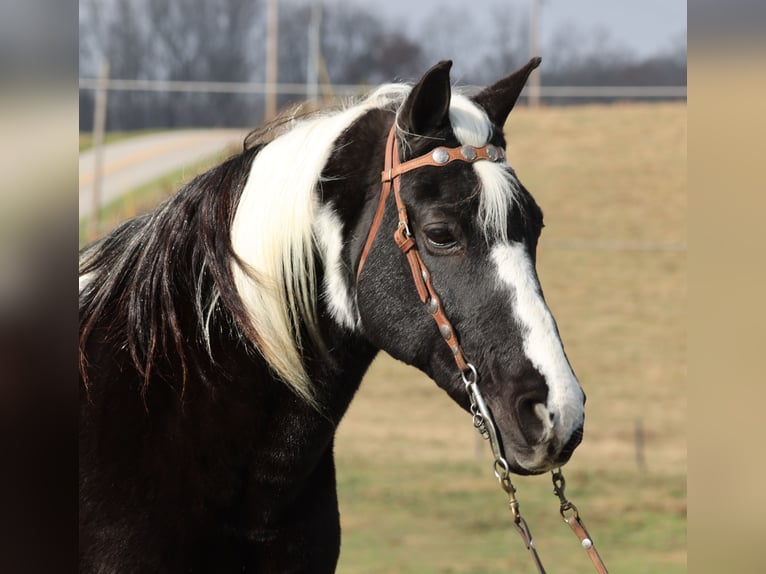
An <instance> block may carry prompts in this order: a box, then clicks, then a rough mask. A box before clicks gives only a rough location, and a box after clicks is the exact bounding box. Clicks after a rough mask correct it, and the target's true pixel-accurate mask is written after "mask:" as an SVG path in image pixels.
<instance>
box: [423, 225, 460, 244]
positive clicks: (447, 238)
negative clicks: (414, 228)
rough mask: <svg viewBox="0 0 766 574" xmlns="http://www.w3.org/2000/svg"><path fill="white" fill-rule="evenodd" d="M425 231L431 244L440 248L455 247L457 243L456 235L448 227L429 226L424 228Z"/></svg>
mask: <svg viewBox="0 0 766 574" xmlns="http://www.w3.org/2000/svg"><path fill="white" fill-rule="evenodd" d="M423 233H425V236H426V239H427V240H428V242H429V243H430V244H431V245H433V246H434V247H438V248H440V249H447V248H449V247H453V246H454V245H455V244H456V243H457V239H455V236H454V235H452V232H451V231H450V230H449V229H448V228H446V227H429V228H428V229H424V230H423Z"/></svg>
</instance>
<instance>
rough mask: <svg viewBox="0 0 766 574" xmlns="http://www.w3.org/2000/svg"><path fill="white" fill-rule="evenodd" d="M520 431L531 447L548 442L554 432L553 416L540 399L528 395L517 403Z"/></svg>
mask: <svg viewBox="0 0 766 574" xmlns="http://www.w3.org/2000/svg"><path fill="white" fill-rule="evenodd" d="M516 416H517V417H518V421H519V430H520V431H521V434H522V435H523V436H524V440H526V442H527V444H529V445H536V444H540V443H541V442H544V441H546V440H548V438H549V437H550V435H551V433H552V432H553V415H552V413H550V412H549V411H548V409H547V408H546V406H545V403H543V402H541V401H540V400H539V397H537V396H534V395H527V396H525V397H521V398H520V399H519V400H518V401H517V402H516Z"/></svg>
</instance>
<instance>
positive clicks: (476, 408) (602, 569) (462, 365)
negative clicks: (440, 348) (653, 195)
mask: <svg viewBox="0 0 766 574" xmlns="http://www.w3.org/2000/svg"><path fill="white" fill-rule="evenodd" d="M396 131H397V127H396V121H394V123H393V125H392V126H391V130H390V131H389V133H388V140H387V141H386V154H385V164H384V168H383V171H382V172H381V181H382V187H381V192H380V197H379V199H378V206H377V209H376V211H375V215H374V217H373V220H372V224H371V225H370V230H369V232H368V234H367V240H366V241H365V244H364V248H363V249H362V255H361V257H360V259H359V265H358V266H357V271H356V280H357V283H358V282H359V278H360V277H361V274H362V269H363V268H364V264H365V262H366V261H367V257H368V255H369V253H370V250H371V249H372V244H373V243H374V241H375V237H376V236H377V234H378V231H379V229H380V225H381V223H382V221H383V214H384V213H385V208H386V203H387V200H388V197H389V196H390V195H391V191H392V190H393V192H394V193H393V195H394V201H395V203H396V209H397V213H398V215H399V223H398V225H397V227H396V231H395V232H394V241H396V244H397V245H398V246H399V249H401V250H402V253H404V255H405V256H406V257H407V262H408V263H409V266H410V270H411V272H412V280H413V282H414V284H415V289H416V290H417V292H418V297H419V298H420V302H421V303H423V304H424V306H425V308H426V310H427V311H428V312H429V313H430V315H431V317H432V318H433V319H434V321H435V322H436V325H437V327H438V328H439V333H440V334H441V336H442V338H443V339H444V342H445V343H446V344H447V346H448V347H449V350H450V353H451V354H452V357H453V359H454V360H455V364H456V365H457V368H458V370H459V372H460V376H461V378H462V380H463V383H464V385H465V388H466V391H467V393H468V397H469V399H470V402H471V408H470V410H471V414H472V415H473V425H474V427H475V428H476V429H477V430H478V431H479V433H480V434H481V435H482V437H483V438H485V439H487V440H489V443H490V448H491V449H492V454H493V456H494V457H495V461H494V466H493V471H494V474H495V477H496V478H497V479H498V481H499V483H500V486H501V487H502V489H503V490H504V491H505V492H506V493H507V494H508V498H509V500H508V505H509V508H510V510H511V513H512V514H513V520H514V524H513V525H514V527H515V529H516V530H517V531H518V532H519V534H520V535H521V538H522V540H523V541H524V544H525V546H526V547H527V550H529V551H530V553H531V556H532V559H533V562H534V564H535V566H536V567H537V570H538V572H539V573H540V574H545V568H544V567H543V565H542V562H541V561H540V557H539V555H538V553H537V549H536V547H535V544H534V542H533V540H532V533H531V531H530V530H529V526H528V525H527V523H526V521H525V520H524V518H523V517H522V516H521V513H520V511H519V502H518V500H517V499H516V488H515V487H514V486H513V484H512V483H511V477H510V466H509V464H508V462H507V460H506V459H505V458H504V456H503V452H502V448H501V446H500V441H499V438H498V435H497V430H496V428H495V424H494V419H493V418H492V414H491V413H490V411H489V409H488V408H487V405H486V403H485V401H484V398H483V397H482V394H481V392H480V391H479V387H478V378H479V376H478V371H477V370H476V368H475V367H474V366H473V365H472V364H471V363H470V361H469V360H468V358H467V357H466V355H465V352H464V351H463V348H462V347H461V345H460V342H459V340H458V336H457V332H456V331H455V328H454V327H453V326H452V323H451V322H450V320H449V319H448V318H447V315H446V313H445V312H444V307H443V305H442V302H441V299H440V298H439V295H438V294H437V293H436V290H435V289H434V286H433V283H432V282H431V273H430V272H429V270H428V267H427V266H426V264H425V262H424V261H423V258H422V257H421V256H420V252H419V251H418V247H417V244H416V242H415V237H414V236H413V234H412V232H411V230H410V227H409V218H408V216H407V206H406V205H405V204H404V202H403V201H402V198H401V193H400V185H401V184H400V179H401V178H400V176H401V175H402V174H405V173H408V172H410V171H413V170H416V169H419V168H422V167H443V166H445V165H448V164H450V163H452V162H454V161H462V162H466V163H474V162H476V161H492V162H499V161H503V160H504V159H505V151H504V150H503V149H502V148H500V147H497V146H494V145H492V144H486V145H484V146H481V147H475V146H470V145H464V146H460V147H455V148H448V147H443V146H440V147H437V148H436V149H434V150H432V151H430V152H428V153H426V154H423V155H421V156H418V157H415V158H413V159H410V160H408V161H405V162H400V160H399V145H398V142H397V137H396ZM552 480H553V486H554V490H553V492H554V494H555V495H556V496H558V498H559V501H560V503H561V507H560V509H559V512H560V513H561V516H562V518H563V519H564V522H566V523H567V524H568V525H569V526H570V528H571V529H572V531H573V532H574V533H575V534H576V535H577V538H578V539H579V540H580V543H581V545H582V547H583V548H584V549H585V550H586V552H587V553H588V556H589V557H590V559H591V561H592V562H593V565H594V567H595V569H596V571H597V572H598V573H599V574H608V572H607V569H606V566H605V565H604V562H603V561H602V559H601V557H600V556H599V554H598V552H597V551H596V547H595V546H594V545H593V541H592V538H591V537H590V534H589V533H588V531H587V530H586V529H585V525H584V524H583V523H582V520H581V519H580V514H579V512H578V510H577V507H576V506H575V505H574V504H573V503H571V502H570V501H569V500H567V498H566V496H565V495H564V486H565V481H564V476H563V474H562V473H561V469H560V468H559V469H558V470H556V471H553V472H552Z"/></svg>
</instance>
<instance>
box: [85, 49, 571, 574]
mask: <svg viewBox="0 0 766 574" xmlns="http://www.w3.org/2000/svg"><path fill="white" fill-rule="evenodd" d="M539 63H540V60H539V58H535V59H533V60H531V61H530V62H529V63H528V64H527V65H525V66H524V67H523V68H521V69H519V70H517V71H516V72H514V73H512V74H510V75H508V76H507V77H504V78H502V79H500V80H499V81H497V82H496V83H494V84H492V85H490V86H487V87H485V88H483V89H475V90H473V91H471V92H470V93H469V91H468V90H461V89H458V88H457V87H454V86H452V81H451V79H450V68H451V65H452V63H451V61H442V62H440V63H438V64H437V65H435V66H434V67H432V68H431V69H429V70H428V71H427V72H426V73H425V74H424V75H423V76H422V77H421V78H420V79H419V80H418V81H416V82H413V83H394V84H387V85H384V86H381V87H379V88H377V89H375V90H374V91H372V92H371V93H370V94H368V95H367V96H366V97H363V98H360V99H358V100H357V101H355V102H352V103H347V104H345V105H341V106H337V107H336V108H334V109H330V110H320V111H314V112H311V113H305V114H300V113H294V114H287V115H284V116H283V117H281V118H279V119H277V120H275V121H273V122H271V123H267V124H266V125H264V126H263V127H262V128H260V129H256V130H255V131H253V132H251V134H250V135H249V136H248V137H247V138H246V140H245V142H244V145H243V149H242V151H241V153H239V154H237V155H235V156H233V157H231V158H229V159H228V160H226V161H224V162H223V163H221V164H220V165H218V166H217V167H214V168H212V169H211V170H209V171H207V172H206V173H204V174H202V175H200V176H198V177H196V178H195V179H193V180H192V181H191V182H190V183H188V184H187V185H185V186H184V187H183V188H182V189H181V190H180V191H178V192H177V193H176V194H175V195H173V196H171V197H170V198H169V199H167V200H166V201H165V202H164V203H163V204H161V205H160V206H159V207H158V208H157V209H156V210H155V211H153V212H151V213H147V214H143V215H140V216H137V217H136V218H134V219H131V220H129V221H127V222H125V223H123V224H121V225H120V226H119V227H117V228H116V229H115V230H114V231H113V232H111V233H109V234H108V235H106V236H105V237H103V238H102V239H100V240H97V241H96V242H94V243H93V244H92V245H89V246H87V247H85V248H84V249H82V250H81V252H80V265H79V267H80V278H79V312H80V335H79V369H80V427H79V473H80V474H79V481H80V483H79V485H80V490H79V494H80V503H79V556H80V568H81V571H83V572H107V571H108V572H112V571H116V572H152V573H154V572H216V573H226V572H280V573H283V572H296V573H297V572H312V573H323V572H333V571H334V569H335V567H336V564H337V561H338V557H339V552H340V518H339V510H338V500H337V490H336V477H335V467H334V460H333V440H334V435H335V431H336V428H337V426H338V423H339V421H340V420H341V417H342V416H343V414H344V412H345V411H346V409H347V408H348V406H349V403H350V402H351V400H352V398H353V396H354V393H355V392H356V390H357V389H358V387H359V385H360V382H361V380H362V377H363V376H364V374H365V371H366V369H367V368H368V366H369V365H370V363H371V362H372V360H373V358H374V357H375V356H376V354H378V353H379V352H380V351H381V350H383V351H385V352H386V353H388V354H389V355H391V356H392V357H394V358H395V359H397V360H399V361H403V362H404V363H407V364H409V365H413V366H415V367H416V368H418V369H419V370H421V371H422V372H424V373H425V374H427V375H428V376H429V377H430V378H431V379H433V381H435V383H436V384H437V385H438V386H439V387H440V388H441V389H443V390H444V391H445V392H446V393H447V394H448V395H449V396H450V397H451V398H452V399H453V400H454V402H455V403H457V405H459V407H460V408H463V409H466V410H470V409H471V398H470V397H469V394H468V393H466V385H469V384H473V385H475V386H476V388H481V392H482V395H483V397H484V399H485V402H486V408H487V409H488V411H489V412H491V415H492V416H493V418H494V420H495V422H496V425H497V434H498V440H499V441H500V444H501V446H500V449H501V450H502V455H503V456H504V458H505V460H507V466H508V469H509V470H510V471H511V472H514V473H517V474H539V473H542V472H545V471H548V470H550V469H552V468H555V467H557V466H560V465H562V464H564V463H565V462H567V460H568V459H569V458H570V457H571V455H572V453H573V451H574V449H575V448H576V447H577V445H578V444H579V442H580V441H581V439H582V433H583V422H584V404H585V395H584V393H583V391H582V388H581V386H580V384H579V382H578V380H577V378H576V376H575V374H574V372H573V370H572V367H571V366H570V364H569V361H568V359H567V357H566V355H565V352H564V348H563V344H562V342H561V338H560V336H559V333H558V329H557V326H556V323H555V320H554V318H553V316H552V314H551V312H550V310H549V308H548V306H547V304H546V302H545V299H544V297H543V292H542V289H541V286H540V282H539V280H538V276H537V273H536V269H535V265H536V249H537V242H538V239H539V236H540V233H541V230H542V227H543V214H542V210H541V209H540V207H539V206H538V205H537V203H536V202H535V200H534V199H533V197H532V196H531V194H530V193H529V191H528V190H527V189H526V188H525V187H524V186H523V185H522V184H521V182H520V180H519V179H518V176H517V175H516V172H515V171H514V169H513V168H512V167H511V165H510V164H509V162H508V157H507V154H506V152H505V148H506V141H505V136H504V133H503V126H504V125H505V123H506V119H507V118H508V116H509V114H510V112H511V110H512V108H513V107H514V104H515V103H516V101H517V99H518V97H519V95H520V93H521V90H522V88H523V86H524V84H525V83H526V80H527V78H528V76H529V74H530V73H531V72H532V71H533V70H534V69H535V68H536V67H537V66H538V65H539ZM391 190H393V193H392V192H391ZM392 198H393V199H392ZM434 321H435V322H434ZM445 343H446V344H445ZM474 414H476V413H475V412H474Z"/></svg>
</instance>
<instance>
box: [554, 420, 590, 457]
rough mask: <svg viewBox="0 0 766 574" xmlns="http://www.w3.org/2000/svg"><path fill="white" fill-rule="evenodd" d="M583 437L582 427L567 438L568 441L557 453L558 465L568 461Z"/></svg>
mask: <svg viewBox="0 0 766 574" xmlns="http://www.w3.org/2000/svg"><path fill="white" fill-rule="evenodd" d="M582 437H583V427H580V428H578V429H577V430H575V431H574V432H573V433H572V436H571V437H569V440H568V441H567V443H566V444H565V445H564V448H562V449H561V452H560V453H559V456H558V460H557V461H556V462H557V463H558V464H564V463H565V462H566V461H568V460H569V459H570V458H571V456H572V453H573V452H574V450H575V449H576V448H577V445H579V444H580V443H581V442H582Z"/></svg>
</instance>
